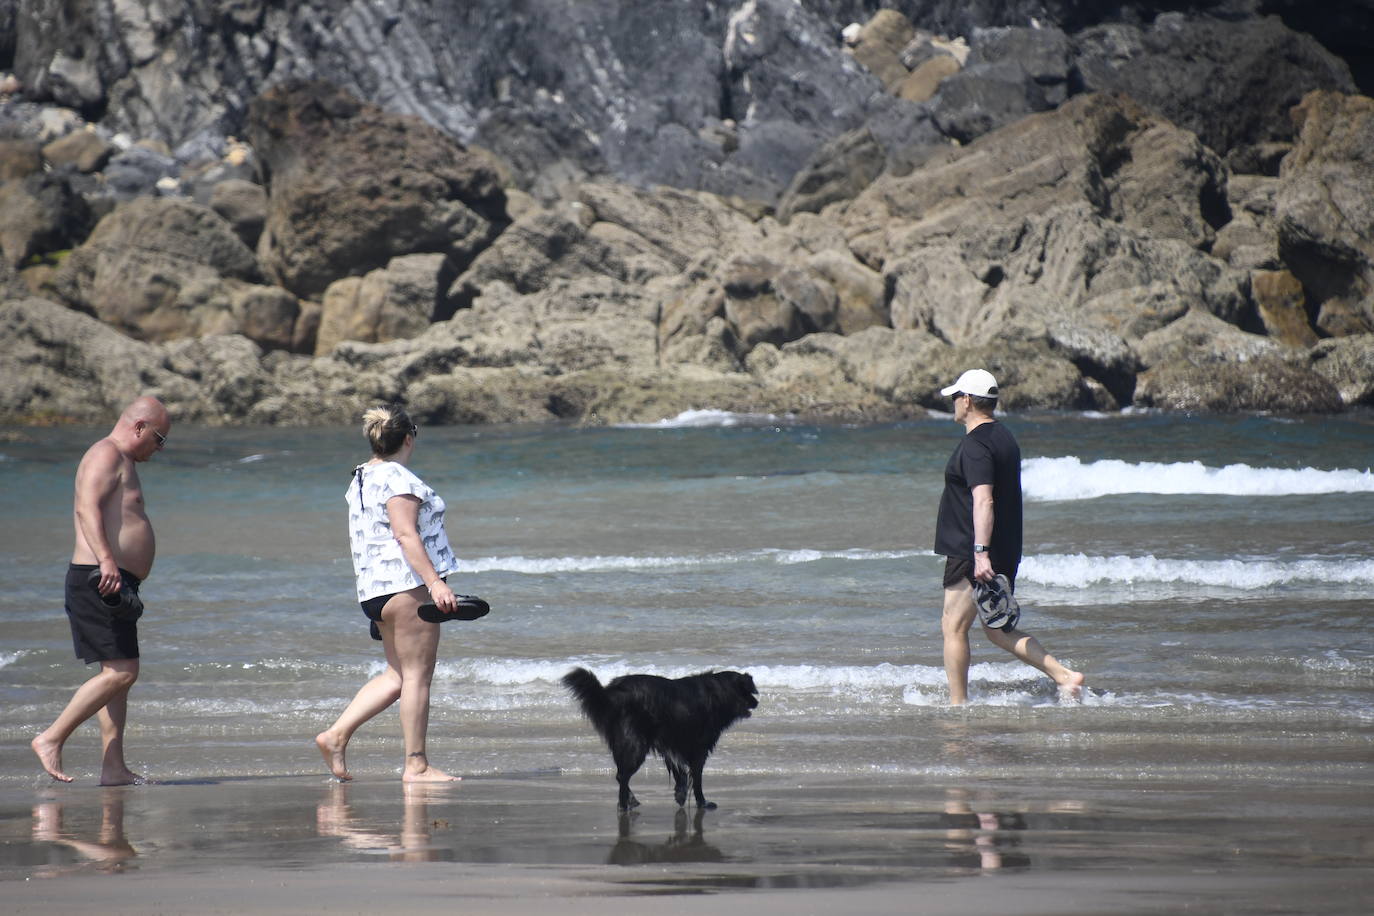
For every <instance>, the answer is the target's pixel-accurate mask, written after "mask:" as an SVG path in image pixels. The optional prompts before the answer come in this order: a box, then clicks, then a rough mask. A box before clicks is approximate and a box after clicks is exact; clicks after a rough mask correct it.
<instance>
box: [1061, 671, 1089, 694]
mask: <svg viewBox="0 0 1374 916" xmlns="http://www.w3.org/2000/svg"><path fill="white" fill-rule="evenodd" d="M1085 680H1087V679H1086V678H1085V677H1084V676H1083V672H1081V671H1069V672H1068V673H1067V674H1066V675H1065V677H1064V678H1063V679H1062V680H1060V681H1059V682H1058V683H1059V696H1060V697H1061V698H1065V699H1070V700H1077V699H1081V698H1082V696H1083V682H1084V681H1085Z"/></svg>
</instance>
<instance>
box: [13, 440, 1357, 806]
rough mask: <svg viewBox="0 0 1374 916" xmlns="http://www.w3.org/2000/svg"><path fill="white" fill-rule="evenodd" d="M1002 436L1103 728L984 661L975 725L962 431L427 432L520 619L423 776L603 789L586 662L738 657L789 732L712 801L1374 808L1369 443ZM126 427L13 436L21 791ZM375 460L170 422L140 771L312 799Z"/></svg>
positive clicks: (83, 757)
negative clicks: (951, 467) (88, 464)
mask: <svg viewBox="0 0 1374 916" xmlns="http://www.w3.org/2000/svg"><path fill="white" fill-rule="evenodd" d="M1006 422H1007V423H1008V424H1009V425H1010V426H1011V427H1012V428H1013V430H1014V431H1015V432H1016V434H1017V435H1018V437H1019V439H1020V441H1021V445H1022V452H1023V455H1024V457H1025V468H1024V475H1025V482H1026V490H1027V496H1028V503H1027V507H1026V516H1027V531H1026V554H1027V557H1026V560H1025V562H1024V564H1023V566H1022V568H1021V575H1020V579H1019V582H1018V596H1019V597H1020V598H1021V601H1022V604H1023V608H1024V609H1025V616H1024V617H1023V624H1022V625H1023V628H1025V629H1027V630H1029V631H1030V632H1033V633H1035V634H1036V635H1037V636H1038V637H1039V638H1040V639H1041V641H1042V642H1043V643H1044V644H1045V645H1046V647H1047V648H1048V649H1049V650H1050V651H1051V652H1054V653H1055V654H1057V655H1058V656H1060V657H1061V658H1062V659H1064V660H1065V661H1066V662H1068V663H1069V664H1071V665H1072V666H1074V667H1077V668H1080V669H1081V670H1083V671H1084V672H1085V673H1086V674H1087V676H1088V683H1089V689H1088V691H1086V693H1085V694H1084V696H1083V697H1082V698H1081V700H1080V701H1078V702H1069V701H1066V699H1065V698H1061V697H1060V696H1059V695H1058V693H1057V691H1056V690H1054V689H1053V687H1052V686H1051V685H1050V684H1049V682H1048V681H1047V680H1045V679H1044V678H1043V677H1041V676H1039V675H1038V673H1037V672H1035V671H1034V670H1032V669H1029V668H1026V667H1025V666H1023V665H1020V664H1019V663H1017V662H1016V661H1015V660H1014V659H1011V658H1010V657H1009V656H1007V655H1005V654H1002V653H1000V652H999V651H998V650H996V649H995V648H993V647H992V646H991V645H989V644H987V643H984V642H982V641H981V640H976V641H975V649H974V667H973V669H972V679H973V682H972V704H971V705H970V706H969V707H966V708H963V709H951V708H949V707H947V705H946V696H947V695H946V691H945V686H944V675H943V669H942V666H941V660H940V640H939V603H940V588H939V572H940V568H941V564H942V561H941V560H940V559H938V558H936V557H935V556H933V555H932V554H931V551H930V545H931V543H932V541H933V524H934V514H935V506H936V503H937V500H938V496H939V488H940V486H941V482H942V480H941V474H942V470H943V467H944V462H945V460H946V458H947V457H948V454H949V452H950V451H951V449H952V448H953V446H954V444H955V442H956V440H957V438H958V435H959V434H960V430H959V428H958V427H956V426H955V425H954V424H953V423H952V422H950V421H949V420H948V419H947V418H946V419H931V420H928V421H923V422H919V423H912V424H903V425H893V426H880V427H864V428H816V427H807V426H792V425H787V424H785V423H780V422H761V421H760V420H758V419H757V418H755V419H753V420H749V421H747V422H741V418H735V417H729V416H720V415H694V416H691V417H684V418H682V419H680V420H679V421H678V422H676V423H672V424H661V425H656V426H651V427H638V428H620V429H614V428H613V429H561V428H555V429H548V428H538V429H526V428H442V429H425V430H423V431H422V432H421V435H420V440H419V448H418V450H417V453H416V457H415V460H414V467H415V469H416V470H417V472H419V473H420V474H421V476H423V477H424V478H425V479H426V480H427V481H428V482H429V483H430V484H431V485H433V486H434V487H435V488H436V489H437V490H438V491H439V492H440V493H442V494H443V496H444V497H445V499H446V500H447V501H448V503H449V506H450V514H449V532H450V537H451V539H452V541H453V543H454V545H455V549H456V551H457V552H458V554H459V556H460V560H461V562H462V564H463V567H462V568H463V574H462V575H461V576H460V577H459V579H458V580H457V581H455V582H454V583H453V584H454V585H455V587H456V588H457V590H458V591H460V592H469V593H473V594H480V595H482V596H484V597H485V598H487V599H488V600H489V601H490V602H491V604H492V607H493V611H492V613H491V615H490V616H489V617H487V618H485V619H483V620H481V621H478V622H474V623H467V624H462V623H454V624H449V625H446V626H445V630H444V639H443V643H442V645H441V650H440V663H439V669H438V673H437V676H436V681H435V705H434V714H433V721H432V726H431V737H430V741H429V747H430V752H431V755H432V759H434V761H435V762H436V763H437V764H438V765H440V766H443V767H445V768H447V769H450V770H453V771H456V772H462V773H465V774H469V775H479V776H498V775H501V774H509V773H519V772H560V773H565V774H572V775H586V774H606V773H608V771H609V757H608V755H607V754H606V753H605V751H604V749H603V748H602V747H601V746H600V745H599V744H598V743H597V741H596V740H595V738H594V736H593V735H592V733H591V732H590V730H589V729H588V728H587V727H586V726H585V724H584V723H583V722H581V721H580V719H579V718H578V716H577V714H576V712H575V710H574V709H573V708H572V707H571V705H570V704H569V702H568V699H567V697H566V695H565V693H564V691H563V690H562V688H561V687H560V686H559V685H558V678H559V677H560V676H561V675H562V674H563V673H564V672H565V671H567V670H568V668H569V667H571V666H572V665H575V664H579V665H585V666H587V667H589V668H591V669H592V670H594V671H595V672H597V673H598V674H599V675H601V676H602V678H603V679H605V678H607V677H611V676H614V675H617V674H622V673H626V672H629V671H652V672H656V673H661V674H666V675H670V676H673V675H680V674H686V673H690V672H694V671H698V670H701V669H704V668H707V667H721V668H736V669H740V670H747V671H749V672H751V673H752V674H753V676H754V679H755V681H756V682H757V683H758V685H759V688H760V707H759V709H758V711H757V712H756V714H755V717H754V718H752V719H750V720H748V721H746V722H743V723H741V724H740V725H738V726H737V727H736V728H735V729H734V730H733V731H732V732H731V733H729V734H727V735H726V737H725V738H724V739H723V740H722V742H721V746H720V749H719V751H718V753H717V755H716V757H715V758H713V761H712V763H711V766H710V768H709V769H708V771H707V772H708V782H709V780H710V778H711V774H713V773H714V774H719V775H720V776H722V777H726V778H729V777H740V778H747V779H760V778H766V779H779V780H783V781H787V780H802V781H805V780H813V779H828V778H839V779H847V778H868V777H870V776H872V775H874V774H881V775H883V776H884V777H886V778H898V779H902V778H913V779H914V778H939V779H944V780H951V781H957V780H959V779H964V778H968V779H987V778H990V779H996V778H997V776H998V774H1000V773H1004V772H1005V771H1006V770H1007V769H1008V768H1013V769H1014V770H1015V772H1016V773H1017V775H1018V778H1019V779H1035V778H1037V777H1043V778H1047V779H1053V778H1055V777H1057V776H1058V775H1060V774H1062V773H1063V772H1064V771H1065V770H1066V768H1071V769H1072V770H1073V771H1075V772H1077V773H1080V774H1082V775H1083V776H1084V777H1091V778H1093V779H1097V780H1107V781H1111V780H1117V779H1120V780H1129V781H1130V782H1131V783H1132V784H1141V783H1144V784H1150V783H1154V782H1159V783H1177V782H1180V781H1181V782H1184V783H1197V784H1201V785H1214V784H1225V785H1227V786H1232V787H1235V786H1247V785H1274V784H1285V783H1288V784H1292V785H1295V786H1296V785H1301V786H1304V787H1308V788H1312V787H1321V786H1345V787H1347V788H1349V787H1356V786H1357V787H1362V789H1363V790H1365V791H1367V790H1368V788H1369V787H1370V785H1371V783H1374V778H1372V774H1371V771H1370V769H1371V768H1370V762H1371V760H1374V640H1372V639H1371V638H1370V637H1369V636H1368V632H1367V629H1366V627H1365V622H1366V621H1368V620H1369V619H1370V613H1371V609H1374V601H1372V600H1371V590H1372V589H1374V553H1372V552H1371V548H1370V544H1371V543H1374V537H1372V536H1371V535H1374V475H1371V474H1370V471H1369V467H1370V464H1371V455H1374V423H1371V419H1370V417H1368V416H1367V415H1359V414H1356V415H1349V416H1346V417H1341V418H1323V419H1316V420H1294V419H1284V418H1271V417H1250V418H1208V419H1201V418H1188V417H1176V416H1164V415H1153V414H1138V415H1129V416H1113V417H1102V416H1085V415H1035V416H1011V417H1008V418H1006ZM102 432H103V430H80V429H57V430H23V431H10V432H9V433H8V435H7V436H6V437H5V438H4V439H3V440H0V455H2V456H3V457H0V517H3V519H4V521H5V524H4V525H3V526H0V558H2V559H3V562H4V568H5V569H6V570H8V572H7V573H6V575H5V585H6V587H5V588H4V589H3V590H0V787H3V786H5V785H10V786H13V787H19V786H23V785H29V784H36V781H37V780H38V774H37V772H36V767H35V765H34V762H33V760H32V758H31V756H30V754H29V752H28V750H27V747H26V744H27V740H28V738H29V737H31V736H32V734H33V733H34V732H35V730H36V729H37V728H38V727H40V726H41V725H43V724H45V723H46V722H48V721H50V720H51V719H52V718H53V717H54V716H55V715H56V714H57V712H58V711H59V710H60V708H61V706H62V704H64V703H65V702H66V699H67V698H68V697H69V696H70V693H71V691H72V690H73V689H74V688H75V686H76V684H77V683H78V682H79V681H80V680H81V679H82V678H83V677H84V676H85V670H84V669H83V668H82V666H81V665H80V664H79V663H78V662H75V661H74V660H73V658H72V655H71V649H70V637H69V634H68V631H67V626H66V621H65V618H64V615H63V614H62V610H61V577H62V572H63V569H64V567H65V564H66V562H67V560H68V558H69V556H70V540H71V533H70V521H69V518H70V516H69V513H70V499H71V485H72V484H71V481H72V473H73V470H74V468H75V464H76V462H77V460H78V459H79V457H80V454H81V452H82V450H84V448H85V446H86V445H87V444H89V442H90V441H91V440H92V439H93V438H95V437H97V436H98V435H100V434H101V433H102ZM360 440H361V437H360V435H359V434H358V433H357V432H356V431H354V430H337V429H326V430H244V429H236V430H210V429H196V428H187V427H176V428H175V429H174V431H173V435H172V439H171V441H170V443H169V445H168V448H167V450H166V451H165V452H163V453H161V454H159V455H158V456H157V457H156V458H155V459H154V460H153V461H152V462H151V463H150V464H148V465H146V466H145V467H144V468H143V478H144V485H145V490H146V494H147V500H148V506H149V512H150V516H151V517H152V519H153V522H154V525H155V526H156V529H157V532H158V537H159V546H158V559H157V564H156V568H155V569H154V571H153V575H152V576H151V577H150V578H149V580H148V582H147V584H146V585H145V587H144V591H143V594H144V597H145V601H146V602H147V605H148V612H147V613H146V614H145V616H144V618H143V620H142V621H141V623H140V630H141V642H142V647H143V659H142V672H141V676H140V680H139V683H138V685H137V686H136V687H135V690H134V694H133V697H132V700H131V715H130V728H129V737H128V757H129V761H130V764H131V766H133V767H134V768H135V769H137V770H140V771H144V772H146V773H148V774H149V775H151V776H154V777H158V778H162V779H173V780H175V779H183V780H184V779H198V778H221V777H247V776H290V775H293V774H301V775H304V774H321V767H320V762H319V759H318V756H317V755H316V754H315V751H314V749H313V747H312V746H311V744H310V740H309V739H310V736H312V735H313V734H315V732H317V731H318V730H319V729H320V728H322V727H323V726H324V725H326V724H328V722H330V721H331V720H332V719H333V717H334V716H335V715H337V713H338V712H339V711H340V710H341V709H342V706H343V704H344V703H345V702H346V701H347V699H348V698H349V697H350V696H351V695H352V692H353V691H354V690H355V689H356V688H357V687H358V685H360V684H361V683H362V682H363V680H364V679H365V678H367V677H368V676H369V675H370V674H372V673H375V672H376V671H377V670H379V659H380V650H379V646H378V644H375V643H373V642H372V641H371V640H369V639H368V638H367V628H366V621H365V620H364V618H363V617H362V614H361V612H360V611H359V610H358V608H357V605H356V604H355V603H354V601H353V598H352V577H351V569H350V565H349V560H348V556H347V538H346V532H345V530H344V502H343V492H344V488H345V487H346V486H347V484H348V482H349V471H350V469H351V468H352V466H353V464H354V463H356V461H358V460H360V459H361V458H362V457H365V456H364V455H363V454H362V453H361V452H362V450H361V448H360V445H361V442H360ZM96 749H97V735H96V733H95V729H94V726H93V725H90V726H87V727H85V728H83V729H82V730H80V731H78V733H77V734H76V736H74V737H73V739H72V741H71V743H70V744H69V745H68V749H67V753H66V758H65V762H66V765H67V767H68V771H69V772H72V773H73V774H74V775H77V776H78V778H80V779H83V780H89V779H90V778H91V777H92V776H93V775H94V774H95V773H96V772H97V765H98V761H97V759H96V758H97V751H96ZM400 758H401V751H400V734H399V726H398V724H397V723H396V720H395V716H394V713H391V714H386V715H384V716H383V717H381V718H379V719H378V720H377V721H376V722H374V723H373V724H371V725H369V726H368V727H367V728H365V729H364V730H363V731H362V732H360V733H359V735H358V737H357V738H356V739H355V743H354V745H353V746H352V748H351V749H350V766H351V768H352V769H353V770H354V772H355V774H358V775H361V776H369V775H372V776H389V775H391V774H394V773H395V772H397V770H398V768H399V764H400ZM646 772H648V768H646ZM649 778H650V779H653V780H657V779H659V778H660V777H659V776H658V775H657V774H656V775H654V776H652V777H649ZM640 779H646V777H644V776H641V777H640ZM647 784H648V785H649V786H650V793H649V794H652V793H653V791H654V789H655V788H657V784H656V783H653V782H649V783H647ZM644 794H645V793H643V792H641V797H643V796H644Z"/></svg>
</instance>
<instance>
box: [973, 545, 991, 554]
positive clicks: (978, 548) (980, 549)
mask: <svg viewBox="0 0 1374 916" xmlns="http://www.w3.org/2000/svg"><path fill="white" fill-rule="evenodd" d="M973 552H974V553H987V552H988V545H987V544H974V545H973Z"/></svg>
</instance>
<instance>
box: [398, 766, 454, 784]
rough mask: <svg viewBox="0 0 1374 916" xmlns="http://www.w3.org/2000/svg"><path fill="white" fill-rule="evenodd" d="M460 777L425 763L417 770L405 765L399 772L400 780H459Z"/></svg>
mask: <svg viewBox="0 0 1374 916" xmlns="http://www.w3.org/2000/svg"><path fill="white" fill-rule="evenodd" d="M462 778H463V777H461V776H450V775H448V774H447V773H445V772H444V771H443V770H440V769H436V768H435V767H432V766H429V765H428V764H425V765H424V768H423V769H418V770H411V768H410V767H406V771H405V772H404V773H403V774H401V781H402V782H459V781H461V780H462Z"/></svg>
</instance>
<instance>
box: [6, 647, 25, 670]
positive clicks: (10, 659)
mask: <svg viewBox="0 0 1374 916" xmlns="http://www.w3.org/2000/svg"><path fill="white" fill-rule="evenodd" d="M26 654H27V653H26V652H24V650H22V649H21V650H19V651H18V652H0V668H8V667H9V666H10V665H13V664H14V663H15V662H17V661H19V659H21V658H23V657H24V656H25V655H26Z"/></svg>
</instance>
